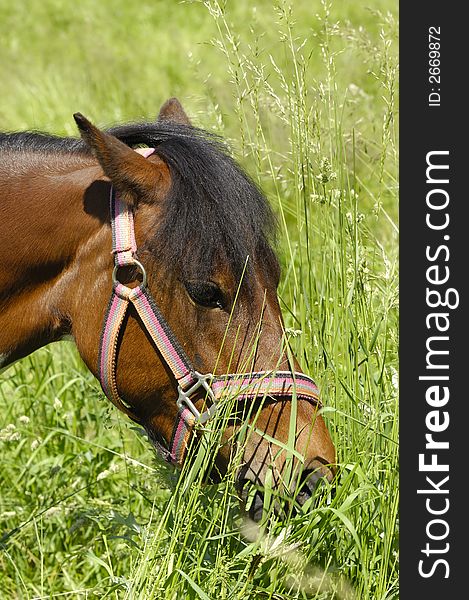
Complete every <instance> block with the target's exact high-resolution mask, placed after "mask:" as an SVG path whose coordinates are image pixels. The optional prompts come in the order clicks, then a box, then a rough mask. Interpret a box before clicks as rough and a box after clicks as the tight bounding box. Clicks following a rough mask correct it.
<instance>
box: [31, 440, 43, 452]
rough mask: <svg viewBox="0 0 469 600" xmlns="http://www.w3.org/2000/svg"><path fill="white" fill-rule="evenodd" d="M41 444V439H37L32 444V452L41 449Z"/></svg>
mask: <svg viewBox="0 0 469 600" xmlns="http://www.w3.org/2000/svg"><path fill="white" fill-rule="evenodd" d="M41 444H42V440H41V438H36V439H35V440H33V441H32V442H31V450H32V452H34V450H36V449H37V448H39V446H40V445H41Z"/></svg>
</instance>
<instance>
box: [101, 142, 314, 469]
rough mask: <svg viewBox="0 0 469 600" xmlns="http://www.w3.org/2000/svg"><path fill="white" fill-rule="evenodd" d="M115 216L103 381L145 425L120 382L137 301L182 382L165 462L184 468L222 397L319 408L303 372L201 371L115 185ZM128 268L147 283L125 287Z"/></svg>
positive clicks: (103, 340)
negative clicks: (122, 338)
mask: <svg viewBox="0 0 469 600" xmlns="http://www.w3.org/2000/svg"><path fill="white" fill-rule="evenodd" d="M139 152H140V153H141V154H143V155H144V156H145V157H147V156H149V155H150V154H152V153H153V152H154V149H153V148H148V149H145V150H144V151H142V150H139ZM110 214H111V228H112V252H113V254H114V270H113V273H112V282H113V291H112V295H111V299H110V301H109V305H108V308H107V311H106V316H105V319H104V325H103V330H102V334H101V341H100V348H99V355H98V373H99V379H100V382H101V387H102V388H103V391H104V393H105V394H106V396H107V397H108V398H109V400H111V402H112V403H113V404H114V405H115V406H116V407H117V408H119V409H120V410H121V411H122V412H124V413H125V414H127V415H128V416H129V417H130V418H131V419H132V420H133V421H136V422H137V423H139V422H140V420H139V418H138V417H137V416H136V415H135V413H134V412H133V411H132V409H131V407H130V406H128V405H127V404H126V403H125V402H124V400H123V399H122V398H121V397H120V395H119V392H118V389H117V382H116V367H117V347H118V340H119V334H120V330H121V326H122V323H123V321H124V317H125V315H126V313H127V310H128V308H129V305H130V304H132V305H133V306H134V308H135V309H136V311H137V313H138V315H139V316H140V318H141V320H142V323H143V326H144V327H145V329H146V331H147V332H148V334H149V335H150V337H151V339H152V340H153V342H154V344H155V346H156V348H157V349H158V351H159V353H160V355H161V358H162V359H163V360H164V362H165V363H166V365H167V366H168V367H169V368H170V370H171V372H172V373H173V375H174V377H175V379H176V382H177V391H178V397H177V399H176V405H177V408H178V416H177V419H176V422H175V425H174V429H173V434H172V437H171V442H170V444H169V448H166V447H164V446H163V445H162V444H160V443H159V442H156V446H157V449H158V451H159V453H160V454H161V456H162V457H163V458H164V460H166V461H167V462H169V463H171V464H175V465H178V466H182V464H183V462H184V458H185V454H186V451H187V447H188V443H189V439H190V436H191V433H192V430H193V429H194V426H195V425H196V424H204V423H207V422H208V421H209V420H210V419H212V418H213V417H214V416H215V414H216V411H217V408H218V407H219V403H220V400H221V399H222V397H223V398H229V397H236V398H238V399H249V398H251V399H253V398H257V397H259V396H260V397H263V396H266V395H268V396H273V397H276V398H277V397H281V398H292V397H293V396H295V395H296V397H297V398H302V399H305V400H309V401H310V402H312V403H313V404H314V405H315V406H320V402H319V394H318V388H317V387H316V384H315V383H314V381H313V380H312V379H311V378H310V377H308V376H307V375H304V374H303V373H292V372H291V371H277V372H272V371H258V372H255V373H241V374H228V375H221V376H215V375H213V374H212V373H204V374H202V373H199V372H198V371H196V370H195V369H194V367H193V366H192V364H191V362H190V360H189V358H188V357H187V355H186V353H185V351H184V349H183V348H182V346H181V345H180V343H179V342H178V340H177V338H176V336H175V335H174V333H173V331H172V330H171V328H170V327H169V325H168V323H167V322H166V320H165V319H164V317H163V315H162V314H161V312H160V310H159V308H158V306H157V305H156V302H155V300H154V299H153V297H152V295H151V294H150V292H149V290H148V288H147V275H146V271H145V268H144V266H143V265H142V264H141V263H140V261H139V260H137V258H136V253H137V244H136V241H135V230H134V221H133V213H132V210H131V209H130V208H129V207H128V205H127V204H126V203H125V202H124V201H123V200H122V199H121V198H119V196H118V195H117V194H116V193H115V191H114V189H113V188H112V187H111V193H110ZM128 266H133V267H136V268H137V269H138V270H139V271H140V273H141V275H142V283H141V284H140V285H138V286H136V287H134V288H129V287H127V286H125V285H123V284H122V283H120V281H119V279H118V271H119V269H120V268H121V267H128ZM196 392H203V393H204V395H205V404H206V405H207V403H208V408H206V410H205V411H204V412H200V411H199V410H198V409H197V407H196V406H195V404H194V403H193V401H192V399H191V398H192V397H193V395H194V394H195V393H196Z"/></svg>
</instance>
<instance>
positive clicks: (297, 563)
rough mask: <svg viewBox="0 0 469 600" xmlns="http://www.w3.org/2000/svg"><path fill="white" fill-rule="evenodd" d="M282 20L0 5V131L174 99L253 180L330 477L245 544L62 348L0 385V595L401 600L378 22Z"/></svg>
mask: <svg viewBox="0 0 469 600" xmlns="http://www.w3.org/2000/svg"><path fill="white" fill-rule="evenodd" d="M293 4H294V8H293V9H292V11H290V10H289V8H288V3H284V2H283V1H279V2H277V3H272V2H270V1H268V0H262V1H260V0H259V1H256V2H248V1H247V0H246V1H237V2H229V3H228V4H227V7H226V9H224V8H223V7H222V6H220V5H219V4H218V3H217V2H215V1H211V2H209V1H207V2H206V3H200V2H194V3H182V4H181V3H177V2H163V1H157V2H147V1H142V2H140V3H132V2H126V1H124V0H114V2H110V1H109V0H105V1H104V0H103V1H101V2H98V3H95V2H92V1H91V0H79V1H77V2H75V3H73V6H72V5H71V4H70V3H67V2H64V1H63V0H43V2H41V3H38V2H32V1H31V0H29V1H27V2H23V3H11V2H7V1H6V0H0V53H1V55H0V56H1V61H0V77H1V80H2V81H3V82H4V89H3V93H2V96H1V98H0V129H3V130H15V129H31V128H38V129H43V130H49V131H51V132H56V133H64V134H72V135H75V134H76V132H75V127H74V123H73V119H72V117H71V115H72V113H74V112H76V111H81V112H83V113H84V114H85V115H87V116H88V117H90V118H92V119H93V120H94V121H95V122H97V123H99V124H101V125H104V124H111V123H114V122H117V121H125V120H131V119H136V118H141V117H146V118H152V117H153V116H154V115H156V113H157V112H158V109H159V106H160V105H161V103H162V102H163V101H164V100H165V99H166V98H167V97H169V96H171V95H177V96H179V98H180V99H181V100H182V102H183V104H184V106H185V108H186V110H187V111H188V113H189V114H191V115H192V116H193V117H194V122H195V123H196V124H197V125H200V126H203V127H205V128H207V129H211V130H214V131H216V132H218V133H220V134H222V135H223V136H224V137H225V138H226V139H227V140H228V142H229V144H230V147H231V148H232V151H233V153H234V154H235V156H236V157H237V158H238V159H239V160H240V161H241V163H242V164H243V165H244V166H245V167H246V168H247V169H248V171H249V172H250V174H251V175H252V176H253V177H254V178H255V179H256V180H258V181H259V183H260V185H261V186H262V188H263V189H264V191H265V192H266V193H267V195H268V197H269V199H270V200H271V202H272V205H273V207H274V209H275V211H276V213H277V215H278V219H279V225H280V235H279V238H280V239H279V254H280V258H281V263H282V267H283V276H282V281H281V285H280V288H279V295H280V298H281V304H282V308H283V313H284V316H285V321H286V326H287V328H288V331H289V333H290V336H291V338H290V339H291V345H292V349H293V350H294V352H295V353H296V355H297V357H298V359H299V361H300V363H301V365H302V367H303V369H304V370H305V371H306V372H308V373H309V374H311V375H312V376H313V377H314V378H315V380H316V382H317V383H318V385H319V387H320V389H321V394H322V400H323V403H324V405H325V409H324V416H325V418H326V419H327V423H328V426H329V427H330V430H331V432H332V434H333V438H334V442H335V445H336V447H337V450H338V461H339V464H340V479H339V482H338V486H337V494H336V496H335V498H334V499H333V500H332V501H331V502H330V503H327V502H326V501H325V500H324V501H322V502H321V503H320V504H319V505H318V506H317V507H315V508H312V509H311V510H310V511H309V512H307V511H303V513H300V514H299V515H296V516H295V517H292V518H290V520H289V522H284V523H273V524H272V525H271V531H270V532H264V534H263V535H262V536H259V535H258V534H257V533H253V532H252V531H249V530H247V529H246V526H245V525H244V524H243V522H242V519H241V517H240V513H239V509H238V506H237V500H236V497H235V493H234V490H233V486H232V482H231V481H230V477H228V478H227V481H226V482H225V483H223V484H222V485H220V486H218V487H215V486H205V487H204V486H202V485H201V481H200V477H199V476H198V475H197V474H196V473H195V472H183V474H182V476H181V477H179V475H178V473H176V472H175V471H173V470H172V469H171V468H169V467H166V466H165V465H162V464H161V463H159V462H158V461H156V460H155V458H154V457H153V454H152V451H151V450H150V448H149V446H148V444H147V442H146V441H145V439H144V438H143V437H142V436H141V435H139V433H138V432H137V431H136V430H135V428H134V427H133V426H132V424H131V423H130V422H129V421H127V420H126V419H125V417H123V416H120V415H118V414H117V412H116V411H115V409H113V408H112V407H111V406H110V404H109V403H108V402H107V401H106V400H105V399H104V398H103V396H102V394H101V392H100V389H99V384H98V383H97V382H96V381H95V380H94V378H93V377H92V376H91V375H90V374H89V373H88V372H87V371H86V369H85V368H84V367H83V365H82V363H81V361H80V359H79V357H78V356H77V354H76V352H75V350H74V348H73V346H71V345H70V344H67V343H59V344H55V345H53V346H50V347H47V348H44V349H42V350H40V351H39V352H37V353H35V354H34V355H33V356H31V357H28V358H26V359H24V360H23V361H21V362H20V363H18V364H16V365H14V366H13V367H11V368H10V369H9V370H8V371H7V372H6V373H4V374H3V375H2V376H1V378H0V404H1V411H0V451H1V453H2V459H1V470H0V527H1V529H0V536H3V538H2V543H1V546H0V597H1V598H4V597H5V598H27V599H33V598H78V599H84V598H94V597H100V598H104V597H109V598H142V599H145V600H146V599H147V598H155V599H160V598H161V599H163V598H164V599H166V598H168V599H176V598H177V599H179V598H182V599H185V598H205V599H206V598H210V599H215V598H216V599H224V598H226V599H230V600H231V599H232V598H243V599H244V598H252V599H256V600H257V599H258V598H272V599H280V598H285V599H287V598H288V599H290V598H301V599H303V598H317V599H320V598H324V599H325V598H333V597H335V598H357V599H363V600H368V599H376V600H382V599H383V600H384V599H385V598H386V599H391V598H397V597H398V588H397V585H398V583H397V575H398V564H397V561H398V555H397V552H398V534H397V523H398V462H397V459H398V413H397V409H398V407H397V383H396V380H397V342H398V340H397V240H398V237H397V236H398V231H397V224H396V219H397V195H398V190H397V139H396V131H397V124H396V118H397V89H396V86H397V64H396V54H397V27H396V19H397V14H396V13H397V6H396V5H395V3H394V2H391V1H390V0H380V1H377V0H375V1H373V0H368V2H365V3H363V4H361V5H358V4H357V3H351V2H347V3H346V2H340V1H339V0H336V2H335V3H334V4H333V5H332V6H331V7H330V8H329V7H328V6H327V5H325V4H323V3H320V2H318V1H314V2H310V1H309V0H308V1H307V0H304V1H297V2H295V3H293ZM199 458H200V460H204V456H203V453H201V454H200V456H199ZM186 470H187V469H186Z"/></svg>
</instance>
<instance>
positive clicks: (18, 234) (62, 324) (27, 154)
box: [0, 99, 335, 519]
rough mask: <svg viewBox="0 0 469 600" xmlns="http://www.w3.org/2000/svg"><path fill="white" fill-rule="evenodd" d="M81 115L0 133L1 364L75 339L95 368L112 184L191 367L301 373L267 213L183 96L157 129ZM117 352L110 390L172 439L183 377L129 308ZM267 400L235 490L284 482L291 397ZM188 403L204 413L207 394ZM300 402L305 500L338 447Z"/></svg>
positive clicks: (164, 112)
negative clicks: (290, 350) (288, 343)
mask: <svg viewBox="0 0 469 600" xmlns="http://www.w3.org/2000/svg"><path fill="white" fill-rule="evenodd" d="M76 121H77V124H78V126H79V129H80V133H81V135H82V138H83V139H82V140H80V139H74V138H73V139H71V138H59V137H54V136H50V135H45V134H41V133H35V132H24V133H8V134H0V153H1V154H0V155H1V162H0V198H1V200H0V239H1V240H2V243H1V245H0V369H1V368H5V367H7V366H8V365H10V364H12V363H13V362H14V361H16V360H18V359H21V358H22V357H24V356H26V355H28V354H30V353H31V352H33V351H34V350H36V349H37V348H40V347H41V346H44V345H45V344H49V343H50V342H54V341H58V340H61V339H64V338H65V337H68V338H69V337H71V338H73V340H74V342H75V344H76V346H77V348H78V351H79V353H80V355H81V357H82V359H83V360H84V362H85V363H86V365H87V366H88V368H89V369H90V370H91V372H92V373H93V374H94V375H95V376H98V375H99V374H98V366H97V365H98V352H99V344H100V332H101V330H102V328H103V320H104V318H105V314H106V307H107V306H108V303H109V298H110V295H111V292H112V289H113V283H112V278H111V274H112V272H113V257H112V253H111V248H112V240H111V227H110V209H109V195H110V189H111V186H113V188H114V189H115V190H116V192H117V193H118V194H119V195H120V197H121V198H122V199H123V201H124V202H125V203H126V205H127V206H128V207H129V210H130V209H131V210H132V212H133V214H134V219H135V236H136V242H137V247H138V260H139V261H140V262H141V263H142V264H143V265H144V268H145V271H146V274H147V277H148V284H147V285H148V289H149V290H150V292H151V294H152V296H153V298H154V299H155V302H156V303H157V305H158V307H159V310H160V311H161V314H162V315H164V317H165V319H166V322H167V323H168V325H169V327H170V329H171V331H172V332H173V333H174V335H175V337H176V338H177V339H178V340H179V342H180V344H181V346H182V347H183V349H184V352H185V354H186V355H187V356H188V357H189V358H190V360H191V362H192V365H193V366H194V368H195V369H196V370H197V371H199V372H201V373H207V372H210V371H211V370H213V369H214V368H215V366H216V370H217V373H233V372H246V370H247V371H250V372H255V371H263V372H266V371H269V370H276V369H283V370H287V369H288V370H291V371H292V372H293V371H296V372H298V371H299V367H298V365H297V364H296V361H294V362H295V364H291V365H290V363H289V361H288V359H287V353H286V350H285V336H284V330H283V322H282V316H281V312H280V308H279V303H278V298H277V292H276V288H277V285H278V281H279V266H278V262H277V259H276V257H275V255H274V252H273V250H272V248H271V243H270V242H271V238H272V235H273V233H274V218H273V215H272V213H271V210H270V208H269V206H268V204H267V201H266V200H265V198H264V197H263V195H262V194H261V193H260V191H259V190H258V188H257V187H256V186H255V184H254V183H253V182H252V181H251V180H250V179H249V177H248V176H247V175H246V174H245V173H244V172H243V171H242V170H241V169H240V167H239V166H238V165H237V164H236V163H235V162H234V161H233V160H232V159H231V158H230V157H229V156H228V155H227V153H226V151H225V149H224V147H223V146H222V145H221V144H220V142H219V141H218V140H217V139H215V138H214V137H213V136H211V135H210V134H207V133H206V132H203V131H201V130H199V129H196V128H194V127H192V126H191V125H190V123H189V120H188V118H187V116H186V114H185V112H184V111H183V109H182V107H181V105H180V104H179V102H178V101H177V100H176V99H171V100H169V101H167V102H166V103H165V104H164V105H163V107H162V109H161V111H160V114H159V117H158V120H157V121H156V123H137V124H130V125H125V126H120V127H116V128H114V129H112V130H109V131H108V132H103V131H100V130H99V129H97V128H96V127H94V126H93V125H92V124H91V123H89V121H87V120H86V119H85V118H84V117H82V116H81V115H76ZM139 146H150V147H153V148H154V149H155V150H154V152H153V154H151V156H149V157H148V158H144V157H143V156H141V154H139V153H138V152H135V151H134V149H133V148H135V147H139ZM124 277H125V274H124ZM136 277H137V278H138V275H136V274H135V273H134V274H133V275H131V276H130V275H129V277H128V279H129V280H131V279H135V278H136ZM116 356H117V359H116V360H117V362H116V383H117V387H118V390H119V395H120V396H121V397H122V398H123V399H124V400H125V405H126V406H127V407H129V409H131V411H132V415H133V418H134V419H135V420H136V421H138V422H139V423H141V424H142V425H143V426H144V427H145V428H146V430H147V431H148V432H149V435H150V437H151V439H153V440H155V441H156V440H158V443H159V444H160V445H163V446H166V447H168V446H169V445H170V443H171V437H172V435H173V429H174V424H175V421H176V420H177V418H178V408H177V406H176V403H175V398H177V385H176V381H175V379H174V376H173V375H172V373H171V371H170V369H168V366H167V364H166V363H165V361H164V360H162V357H161V355H160V353H159V352H158V351H157V349H156V348H155V345H154V344H153V341H152V339H151V338H150V337H149V335H148V333H147V331H146V329H145V327H143V325H142V320H141V318H140V316H139V314H138V313H137V312H136V311H135V310H134V309H133V308H132V309H131V310H130V311H129V312H128V314H127V316H126V317H125V320H124V322H123V326H122V330H121V334H120V338H119V343H118V348H117V354H116ZM268 400H269V401H266V402H264V403H263V404H262V406H261V407H260V409H259V411H258V413H257V415H256V423H255V431H253V432H252V433H251V434H250V435H249V436H248V437H247V440H246V443H245V447H244V454H243V463H242V466H241V468H240V469H239V472H238V480H239V483H240V485H241V486H242V485H243V483H244V482H245V481H249V482H253V483H254V484H256V485H258V486H259V487H261V486H262V485H263V483H264V481H265V477H266V473H267V472H268V471H269V470H271V471H272V472H273V485H274V488H275V486H277V487H278V488H280V487H281V486H282V472H283V471H284V468H285V452H284V451H283V450H282V448H284V445H285V444H286V443H287V440H288V437H289V428H290V418H291V406H292V402H291V398H269V399H268ZM193 401H194V404H195V405H196V406H197V407H198V408H199V409H200V410H201V407H202V405H203V403H204V397H203V394H200V393H197V394H195V396H194V398H193ZM295 407H296V410H297V414H296V446H295V449H296V452H295V455H296V456H300V455H301V456H302V457H303V458H304V461H302V462H303V466H304V471H303V479H304V480H305V481H306V482H309V486H308V483H307V484H306V485H305V486H304V488H303V491H302V492H301V494H300V495H299V496H298V500H299V501H300V502H304V500H305V498H307V497H308V496H310V495H311V494H312V493H313V487H314V484H315V482H316V481H317V480H318V478H319V477H324V476H325V477H326V478H327V479H329V480H331V479H332V475H333V472H334V466H333V465H334V463H335V449H334V446H333V444H332V442H331V438H330V436H329V433H328V430H327V428H326V426H325V423H324V421H323V418H322V416H321V415H320V414H316V413H317V405H314V403H312V402H310V401H309V400H308V399H303V398H300V397H298V399H297V401H296V402H295ZM238 427H239V424H238V425H236V424H235V422H233V424H231V425H230V426H229V427H227V429H226V431H225V432H224V434H223V439H224V441H225V442H226V443H222V444H221V449H220V450H219V454H218V456H217V463H216V464H217V468H218V470H219V472H220V473H221V474H223V473H224V472H226V470H227V467H228V464H229V460H230V446H231V441H232V440H233V439H234V438H235V434H236V430H237V428H238ZM261 432H265V434H266V435H265V436H264V435H263V434H262V433H261ZM273 440H276V441H278V442H279V445H277V444H276V443H275V441H273ZM295 460H296V459H295ZM296 489H298V488H296ZM300 496H301V497H300ZM259 511H260V512H259ZM261 512H262V496H261V494H258V495H257V497H256V501H255V502H254V503H253V508H252V511H251V514H252V516H253V517H254V518H256V519H258V518H259V515H260V513H261Z"/></svg>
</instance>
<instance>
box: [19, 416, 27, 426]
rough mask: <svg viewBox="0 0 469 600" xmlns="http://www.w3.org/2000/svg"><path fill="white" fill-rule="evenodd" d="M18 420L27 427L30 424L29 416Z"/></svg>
mask: <svg viewBox="0 0 469 600" xmlns="http://www.w3.org/2000/svg"><path fill="white" fill-rule="evenodd" d="M18 420H19V422H20V423H21V424H22V425H27V424H28V423H29V417H28V416H27V415H21V417H20V418H19V419H18Z"/></svg>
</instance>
